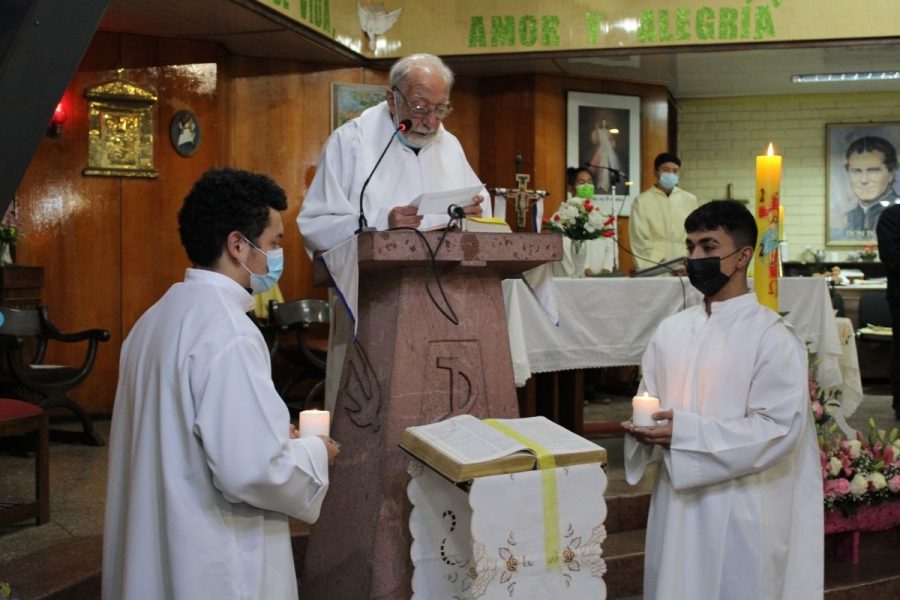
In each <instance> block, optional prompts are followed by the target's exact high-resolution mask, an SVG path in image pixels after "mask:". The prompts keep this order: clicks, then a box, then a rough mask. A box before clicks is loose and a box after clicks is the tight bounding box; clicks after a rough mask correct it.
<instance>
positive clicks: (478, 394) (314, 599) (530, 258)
mask: <svg viewBox="0 0 900 600" xmlns="http://www.w3.org/2000/svg"><path fill="white" fill-rule="evenodd" d="M424 235H425V238H426V239H427V240H428V242H429V244H430V245H431V247H432V248H435V247H437V244H438V240H439V239H440V236H441V233H440V232H431V233H426V234H424ZM561 258H562V244H561V240H560V238H559V236H556V235H540V234H502V233H501V234H494V233H464V232H450V233H448V234H447V237H446V239H445V240H444V244H443V246H442V247H441V248H440V250H439V252H438V254H437V259H436V264H437V266H438V270H439V272H440V281H441V286H442V287H443V294H442V293H441V289H440V288H439V287H438V285H437V283H436V281H435V278H434V274H433V273H432V272H431V268H430V266H429V263H430V257H429V253H428V250H427V248H426V246H425V243H424V242H423V240H422V238H421V237H419V235H417V234H416V233H415V232H413V231H402V230H401V231H383V232H366V233H362V234H360V235H359V239H358V264H359V300H358V309H357V313H358V315H359V317H358V318H359V323H358V329H357V337H356V339H355V340H354V341H353V342H351V343H350V344H349V346H348V349H347V355H346V358H345V360H344V367H343V372H342V374H341V384H340V388H339V392H338V396H337V404H336V406H335V409H334V415H333V424H332V428H331V432H332V433H331V435H332V437H334V439H336V440H338V441H340V442H341V443H342V448H341V453H340V455H339V456H338V458H337V461H336V463H335V465H334V466H333V467H332V468H331V487H330V489H329V491H328V496H327V498H326V499H325V503H324V506H323V508H322V513H321V517H320V518H319V521H318V522H317V523H316V524H315V525H314V526H313V528H312V533H311V535H310V539H309V544H308V546H307V551H306V562H305V565H304V567H303V575H302V579H301V584H300V594H301V597H302V598H303V600H336V599H341V600H343V599H347V600H350V599H353V600H364V599H375V598H377V599H384V600H400V599H403V598H409V597H410V596H411V594H412V590H411V577H412V562H411V560H410V554H409V549H410V537H409V525H408V524H409V512H410V504H409V501H408V500H407V497H406V486H407V483H408V482H409V476H408V475H407V473H406V469H407V466H408V464H409V460H410V459H409V458H408V456H407V455H406V454H405V453H404V452H403V451H402V450H400V448H399V447H398V446H397V443H398V442H399V440H400V434H401V433H402V432H403V431H404V429H406V428H407V427H409V426H412V425H422V424H425V423H431V422H434V421H439V420H442V419H445V418H447V417H450V416H452V415H457V414H461V413H471V414H473V415H475V416H478V417H481V418H484V417H498V418H509V417H517V416H518V412H519V411H518V405H517V400H516V393H515V384H514V382H513V373H512V362H511V359H510V352H509V337H508V333H507V327H506V311H505V308H504V304H503V294H502V290H501V286H500V280H501V279H503V278H508V277H514V276H517V275H518V274H520V273H522V272H523V271H526V270H528V269H530V268H532V267H536V266H538V265H541V264H543V263H546V262H548V261H553V260H560V259H561ZM320 262H321V261H317V263H320ZM323 279H324V278H323ZM429 292H430V295H431V296H432V297H433V298H434V300H435V301H436V302H437V303H438V304H440V305H441V306H442V308H443V309H444V312H448V313H449V310H448V308H447V305H446V304H447V303H449V305H450V306H451V307H452V310H453V312H455V314H456V315H457V316H458V321H459V324H458V325H455V324H453V323H452V322H451V321H450V320H449V319H448V318H447V317H446V316H445V315H444V314H442V312H441V311H440V310H438V308H437V307H436V306H435V303H434V302H432V300H431V298H430V297H429ZM445 297H446V301H445V300H444V298H445Z"/></svg>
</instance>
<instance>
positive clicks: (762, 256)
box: [753, 144, 782, 311]
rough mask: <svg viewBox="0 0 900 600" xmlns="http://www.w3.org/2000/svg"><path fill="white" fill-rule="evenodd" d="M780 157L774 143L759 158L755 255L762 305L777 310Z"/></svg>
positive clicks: (756, 275)
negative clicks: (757, 236)
mask: <svg viewBox="0 0 900 600" xmlns="http://www.w3.org/2000/svg"><path fill="white" fill-rule="evenodd" d="M780 206H781V157H780V156H778V155H776V154H775V150H774V148H773V146H772V144H769V151H768V153H767V154H766V155H765V156H757V157H756V225H757V227H758V228H759V239H758V240H757V241H758V244H757V250H758V251H757V252H754V257H755V258H754V264H753V282H754V284H753V287H754V289H755V291H756V297H757V298H758V299H759V303H760V304H762V305H763V306H768V307H769V308H771V309H772V310H774V311H777V310H778V272H779V270H780V268H781V261H780V259H779V256H778V242H779V240H781V236H782V228H781V224H780V222H781V214H782V213H781V211H780V210H779V209H780Z"/></svg>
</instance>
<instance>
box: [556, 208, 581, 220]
mask: <svg viewBox="0 0 900 600" xmlns="http://www.w3.org/2000/svg"><path fill="white" fill-rule="evenodd" d="M577 216H578V208H577V207H575V206H569V205H568V204H564V205H563V206H560V207H559V218H560V219H562V220H563V221H574V220H575V218H576V217H577Z"/></svg>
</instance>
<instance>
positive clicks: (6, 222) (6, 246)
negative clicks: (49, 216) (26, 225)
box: [0, 208, 25, 265]
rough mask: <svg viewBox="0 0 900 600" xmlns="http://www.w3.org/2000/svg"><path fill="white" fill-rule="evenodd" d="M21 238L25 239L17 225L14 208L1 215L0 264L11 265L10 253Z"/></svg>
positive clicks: (17, 220) (23, 233)
mask: <svg viewBox="0 0 900 600" xmlns="http://www.w3.org/2000/svg"><path fill="white" fill-rule="evenodd" d="M23 237H25V232H23V231H22V228H21V226H20V225H19V219H18V218H17V217H16V211H15V209H14V208H10V209H9V210H7V211H6V214H5V215H3V221H2V222H0V264H3V265H8V264H12V262H13V257H12V251H13V250H14V249H15V247H16V244H17V243H18V242H19V240H20V239H22V238H23Z"/></svg>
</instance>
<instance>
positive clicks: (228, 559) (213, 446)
mask: <svg viewBox="0 0 900 600" xmlns="http://www.w3.org/2000/svg"><path fill="white" fill-rule="evenodd" d="M286 208H287V201H286V199H285V195H284V191H283V190H282V189H281V188H280V187H278V185H276V184H275V183H274V182H273V181H272V180H271V179H269V178H268V177H266V176H265V175H259V174H255V173H249V172H246V171H238V170H233V169H222V170H212V171H208V172H207V173H205V174H204V175H203V177H201V179H200V180H199V181H197V183H196V184H194V187H193V189H192V190H191V191H190V193H189V194H188V196H187V197H186V198H185V199H184V204H183V206H182V208H181V211H180V212H179V213H178V225H179V233H180V235H181V243H182V245H183V246H184V248H185V250H186V251H187V255H188V258H189V259H190V261H191V263H193V266H192V267H191V268H189V269H187V272H186V273H185V278H184V281H183V282H182V283H177V284H175V285H173V286H172V287H171V288H169V290H168V291H167V292H166V293H165V295H164V296H163V297H162V298H161V299H160V300H159V301H158V302H157V303H156V304H154V305H153V306H152V307H150V308H149V309H148V310H147V312H145V313H144V314H143V315H142V316H141V318H140V319H138V321H137V323H135V325H134V328H133V329H132V330H131V333H130V334H129V335H128V337H127V339H126V340H125V342H124V344H123V345H122V355H121V358H120V363H119V384H118V388H117V390H116V400H115V406H114V409H113V417H112V430H111V433H110V445H109V450H110V452H109V470H108V477H107V490H108V491H107V497H106V522H105V529H104V534H103V597H104V598H110V599H113V598H116V599H118V598H238V597H240V598H288V599H290V598H297V578H296V575H295V574H294V560H293V556H292V553H291V535H290V530H289V528H288V515H290V516H293V517H296V518H298V519H300V520H302V521H306V522H307V523H313V522H315V520H316V519H317V518H318V515H319V509H320V507H321V506H322V501H323V500H324V498H325V493H326V491H327V489H328V465H329V464H331V462H332V461H333V460H334V457H335V456H336V455H337V453H338V449H337V445H336V444H335V442H334V441H332V440H331V439H329V438H328V437H325V436H319V437H307V438H298V437H297V434H296V432H295V431H294V428H293V426H292V425H291V423H290V416H289V414H288V409H287V407H286V406H285V404H284V401H282V399H281V398H280V397H279V395H278V393H277V392H276V391H275V386H274V385H273V383H272V370H271V365H270V362H269V350H268V348H267V347H266V342H265V340H264V339H263V336H262V334H261V333H260V331H259V329H258V328H257V327H256V325H254V324H253V322H252V321H251V320H250V318H249V317H248V316H247V314H246V313H247V311H248V310H250V309H251V308H252V307H253V297H252V296H251V294H250V291H251V289H252V290H253V291H255V292H261V291H264V290H267V289H269V288H271V287H272V286H273V285H274V284H275V282H276V281H277V280H278V277H279V275H281V272H282V270H283V268H284V261H283V254H282V250H281V238H282V236H283V234H284V226H283V224H282V221H281V211H283V210H285V209H286Z"/></svg>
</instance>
